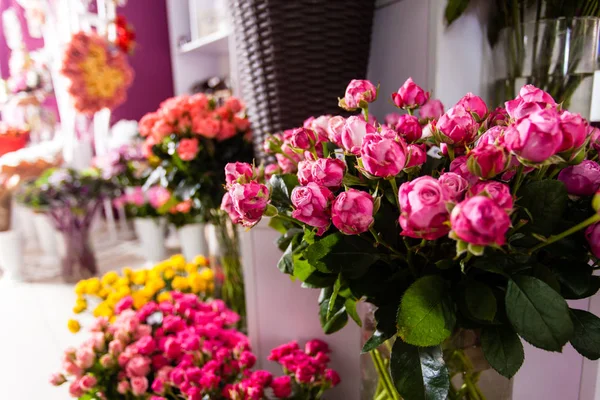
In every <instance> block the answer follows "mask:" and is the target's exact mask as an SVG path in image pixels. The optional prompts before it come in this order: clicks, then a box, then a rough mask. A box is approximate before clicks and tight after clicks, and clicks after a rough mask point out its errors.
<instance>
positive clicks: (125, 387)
mask: <svg viewBox="0 0 600 400" xmlns="http://www.w3.org/2000/svg"><path fill="white" fill-rule="evenodd" d="M129 389H131V386H130V385H129V381H120V382H119V383H118V384H117V392H119V393H120V394H127V392H129Z"/></svg>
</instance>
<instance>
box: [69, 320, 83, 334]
mask: <svg viewBox="0 0 600 400" xmlns="http://www.w3.org/2000/svg"><path fill="white" fill-rule="evenodd" d="M67 327H68V328H69V330H70V331H71V332H72V333H77V332H79V330H80V329H81V325H79V321H77V320H75V319H70V320H69V322H67Z"/></svg>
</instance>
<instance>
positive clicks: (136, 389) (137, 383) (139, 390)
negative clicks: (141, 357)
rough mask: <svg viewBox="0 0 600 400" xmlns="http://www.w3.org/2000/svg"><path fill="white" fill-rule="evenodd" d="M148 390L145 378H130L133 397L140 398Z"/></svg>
mask: <svg viewBox="0 0 600 400" xmlns="http://www.w3.org/2000/svg"><path fill="white" fill-rule="evenodd" d="M146 390H148V379H147V378H146V377H145V376H136V377H135V378H131V392H132V393H133V394H134V395H135V396H141V395H143V394H144V393H146Z"/></svg>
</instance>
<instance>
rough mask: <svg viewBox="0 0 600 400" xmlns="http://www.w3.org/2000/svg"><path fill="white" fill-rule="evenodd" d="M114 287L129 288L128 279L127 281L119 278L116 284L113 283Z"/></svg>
mask: <svg viewBox="0 0 600 400" xmlns="http://www.w3.org/2000/svg"><path fill="white" fill-rule="evenodd" d="M115 286H116V287H118V288H121V287H129V279H127V278H119V279H117V282H115Z"/></svg>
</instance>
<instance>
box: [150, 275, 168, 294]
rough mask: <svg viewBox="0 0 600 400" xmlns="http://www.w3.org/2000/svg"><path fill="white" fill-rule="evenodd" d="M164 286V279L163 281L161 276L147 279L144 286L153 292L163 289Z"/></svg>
mask: <svg viewBox="0 0 600 400" xmlns="http://www.w3.org/2000/svg"><path fill="white" fill-rule="evenodd" d="M165 286H166V284H165V281H163V280H162V279H161V278H154V279H149V280H148V282H146V287H149V288H151V289H152V290H154V292H158V291H159V290H161V289H164V288H165Z"/></svg>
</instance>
